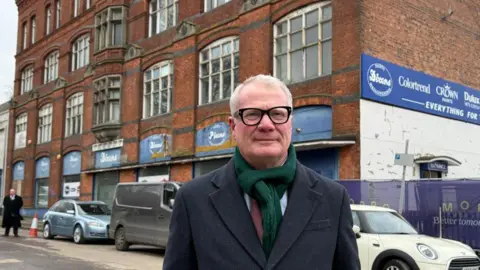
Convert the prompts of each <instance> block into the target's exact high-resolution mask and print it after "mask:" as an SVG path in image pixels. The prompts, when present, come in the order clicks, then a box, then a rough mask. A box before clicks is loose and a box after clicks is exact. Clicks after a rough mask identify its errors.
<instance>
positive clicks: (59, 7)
mask: <svg viewBox="0 0 480 270" xmlns="http://www.w3.org/2000/svg"><path fill="white" fill-rule="evenodd" d="M60 1H61V0H57V1H56V4H55V13H56V15H55V29H57V28H59V27H60V22H61V18H62V3H61V2H60Z"/></svg>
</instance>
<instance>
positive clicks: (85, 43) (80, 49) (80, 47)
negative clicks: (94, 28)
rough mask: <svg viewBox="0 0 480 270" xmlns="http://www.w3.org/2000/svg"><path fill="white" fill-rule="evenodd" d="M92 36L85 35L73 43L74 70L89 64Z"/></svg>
mask: <svg viewBox="0 0 480 270" xmlns="http://www.w3.org/2000/svg"><path fill="white" fill-rule="evenodd" d="M89 43H90V36H89V35H85V36H82V37H80V38H78V39H77V40H76V41H75V43H73V48H72V71H74V70H77V69H79V68H81V67H84V66H86V65H88V63H89V59H90V44H89Z"/></svg>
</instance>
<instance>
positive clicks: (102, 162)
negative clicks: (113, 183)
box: [95, 148, 121, 168]
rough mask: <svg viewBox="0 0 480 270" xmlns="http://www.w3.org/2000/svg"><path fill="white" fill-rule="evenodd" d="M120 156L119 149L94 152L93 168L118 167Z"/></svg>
mask: <svg viewBox="0 0 480 270" xmlns="http://www.w3.org/2000/svg"><path fill="white" fill-rule="evenodd" d="M120 155H121V149H120V148H116V149H109V150H104V151H98V152H95V168H110V167H118V166H120Z"/></svg>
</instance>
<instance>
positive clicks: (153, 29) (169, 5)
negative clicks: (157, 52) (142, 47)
mask: <svg viewBox="0 0 480 270" xmlns="http://www.w3.org/2000/svg"><path fill="white" fill-rule="evenodd" d="M149 13H150V16H149V20H148V33H149V35H148V36H149V37H151V36H153V35H155V34H158V33H161V32H163V31H165V30H167V29H168V28H170V27H173V26H175V25H176V24H177V22H178V0H150V5H149Z"/></svg>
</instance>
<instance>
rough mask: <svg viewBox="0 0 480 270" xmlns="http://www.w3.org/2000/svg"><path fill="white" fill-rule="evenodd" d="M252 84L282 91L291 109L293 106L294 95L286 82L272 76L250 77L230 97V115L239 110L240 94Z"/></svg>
mask: <svg viewBox="0 0 480 270" xmlns="http://www.w3.org/2000/svg"><path fill="white" fill-rule="evenodd" d="M252 83H260V84H263V85H265V86H268V87H267V89H269V90H281V91H282V92H283V93H284V94H285V96H286V97H287V102H288V106H290V107H292V106H293V98H292V93H291V92H290V89H288V87H287V86H286V85H285V83H284V82H282V81H281V80H279V79H277V78H275V77H273V76H271V75H264V74H259V75H256V76H252V77H249V78H248V79H246V80H245V81H244V82H243V83H241V84H240V85H239V86H237V87H236V88H235V90H234V91H233V93H232V96H231V97H230V114H231V115H232V116H233V114H234V113H235V112H236V111H237V110H238V99H239V97H240V92H241V91H242V89H243V88H244V87H245V86H247V85H249V84H252Z"/></svg>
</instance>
